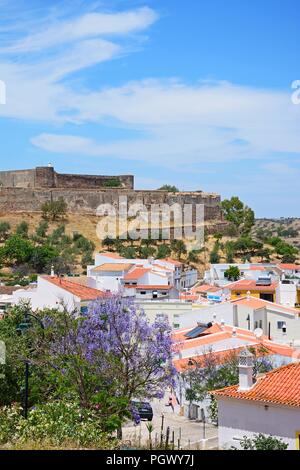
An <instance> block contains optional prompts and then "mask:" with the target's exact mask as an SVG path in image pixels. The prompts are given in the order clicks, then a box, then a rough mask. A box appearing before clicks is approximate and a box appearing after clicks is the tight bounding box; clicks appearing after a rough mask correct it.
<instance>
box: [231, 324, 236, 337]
mask: <svg viewBox="0 0 300 470" xmlns="http://www.w3.org/2000/svg"><path fill="white" fill-rule="evenodd" d="M232 336H236V327H235V326H234V327H233V328H232Z"/></svg>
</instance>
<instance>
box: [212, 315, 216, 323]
mask: <svg viewBox="0 0 300 470" xmlns="http://www.w3.org/2000/svg"><path fill="white" fill-rule="evenodd" d="M216 321H217V314H216V313H214V314H213V321H212V323H216Z"/></svg>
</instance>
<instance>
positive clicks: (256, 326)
mask: <svg viewBox="0 0 300 470" xmlns="http://www.w3.org/2000/svg"><path fill="white" fill-rule="evenodd" d="M257 328H258V321H256V322H254V329H255V330H256V329H257Z"/></svg>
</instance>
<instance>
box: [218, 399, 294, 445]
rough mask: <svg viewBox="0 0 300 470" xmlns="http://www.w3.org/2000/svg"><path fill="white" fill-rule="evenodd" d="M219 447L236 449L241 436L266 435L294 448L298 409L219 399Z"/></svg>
mask: <svg viewBox="0 0 300 470" xmlns="http://www.w3.org/2000/svg"><path fill="white" fill-rule="evenodd" d="M218 406H219V412H218V416H219V430H218V432H219V445H220V447H221V448H230V447H231V446H235V447H239V441H238V440H236V438H239V439H242V438H243V436H247V437H253V436H254V435H255V434H259V433H262V434H267V435H272V436H275V437H277V438H281V439H283V440H284V441H285V442H286V443H287V444H288V445H289V449H290V450H294V449H296V433H297V432H300V408H296V407H287V406H286V407H285V406H275V405H268V408H267V409H266V408H265V405H264V404H260V403H255V402H246V401H245V400H235V399H230V398H223V397H219V398H218Z"/></svg>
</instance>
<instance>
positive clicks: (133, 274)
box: [124, 267, 151, 281]
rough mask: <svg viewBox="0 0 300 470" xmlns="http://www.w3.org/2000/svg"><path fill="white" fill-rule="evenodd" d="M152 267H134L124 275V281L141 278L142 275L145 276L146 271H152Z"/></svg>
mask: <svg viewBox="0 0 300 470" xmlns="http://www.w3.org/2000/svg"><path fill="white" fill-rule="evenodd" d="M150 271H151V269H150V268H142V267H141V268H140V267H136V268H134V269H132V271H129V272H128V273H127V274H125V276H124V281H137V280H138V279H140V278H141V277H142V276H144V275H145V274H146V273H148V272H150Z"/></svg>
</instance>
